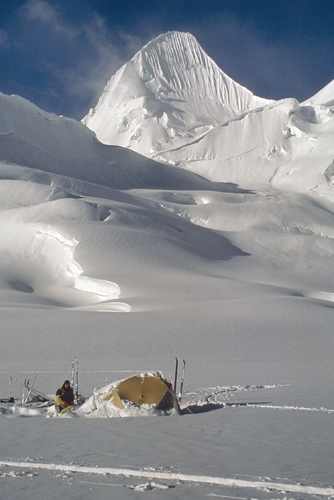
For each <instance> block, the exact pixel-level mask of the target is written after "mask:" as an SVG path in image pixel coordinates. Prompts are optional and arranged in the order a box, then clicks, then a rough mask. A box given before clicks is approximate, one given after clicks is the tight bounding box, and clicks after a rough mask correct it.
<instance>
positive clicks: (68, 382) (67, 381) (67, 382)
mask: <svg viewBox="0 0 334 500" xmlns="http://www.w3.org/2000/svg"><path fill="white" fill-rule="evenodd" d="M63 387H65V389H68V388H69V387H70V381H69V380H65V382H64V384H63Z"/></svg>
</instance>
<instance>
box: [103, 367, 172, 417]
mask: <svg viewBox="0 0 334 500" xmlns="http://www.w3.org/2000/svg"><path fill="white" fill-rule="evenodd" d="M105 400H106V401H108V400H112V402H113V404H114V405H115V406H117V407H118V408H121V409H123V408H124V404H123V400H126V401H131V402H132V403H134V404H135V405H136V406H141V405H143V404H149V405H156V409H159V410H165V409H169V408H176V409H177V410H179V403H178V400H177V398H176V396H175V394H174V392H173V391H172V385H171V384H170V383H169V382H167V381H164V380H161V379H160V378H158V377H156V376H155V375H152V374H150V373H146V374H144V375H134V376H133V377H130V378H128V379H126V380H123V381H122V382H120V383H119V384H118V385H117V386H116V387H114V388H113V389H112V391H111V392H110V393H109V394H108V395H107V396H106V397H105Z"/></svg>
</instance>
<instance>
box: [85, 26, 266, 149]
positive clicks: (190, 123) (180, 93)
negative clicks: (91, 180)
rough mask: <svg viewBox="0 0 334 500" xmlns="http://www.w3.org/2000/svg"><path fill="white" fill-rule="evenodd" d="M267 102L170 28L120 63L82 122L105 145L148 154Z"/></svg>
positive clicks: (186, 36) (187, 37)
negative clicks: (169, 30) (129, 58)
mask: <svg viewBox="0 0 334 500" xmlns="http://www.w3.org/2000/svg"><path fill="white" fill-rule="evenodd" d="M266 103H268V101H266V100H264V99H260V98H258V97H255V96H254V95H253V94H252V93H251V92H250V91H249V90H247V89H246V88H244V87H242V86H241V85H239V84H238V83H236V82H234V81H233V80H232V79H231V78H229V77H228V76H227V75H226V74H225V73H223V71H222V70H221V69H220V68H219V67H218V66H217V64H216V63H215V62H214V61H213V60H212V59H211V58H210V57H209V56H208V55H207V54H206V53H205V52H204V50H203V49H202V48H201V47H200V45H199V44H198V42H197V41H196V39H195V38H194V37H193V36H192V35H191V34H189V33H178V32H168V33H166V34H163V35H160V36H159V37H157V38H155V39H154V40H152V41H151V42H150V43H148V44H147V45H146V46H145V47H144V48H143V49H142V50H140V51H139V52H138V53H137V54H136V55H135V56H134V57H133V59H132V60H131V61H130V62H128V63H126V64H125V65H124V66H123V67H122V68H120V70H119V71H118V72H117V73H116V74H115V75H114V76H113V77H112V78H111V80H110V81H109V83H108V84H107V86H106V88H105V89H104V92H103V94H102V96H101V98H100V100H99V102H98V104H97V106H96V107H95V109H91V110H90V112H89V113H88V115H87V116H86V117H85V118H84V119H83V122H84V123H85V124H86V125H87V126H88V127H89V128H91V129H92V130H94V131H95V133H96V135H97V137H98V139H99V140H100V141H101V142H103V143H105V144H118V145H120V146H125V147H129V148H131V149H133V150H135V151H137V152H140V153H142V154H148V153H154V152H158V151H161V150H164V149H166V148H170V147H175V146H180V145H182V144H184V143H186V142H188V141H189V140H190V139H192V138H194V137H197V136H198V135H199V134H202V133H204V132H206V131H207V130H209V129H210V128H211V127H212V126H215V125H217V124H221V123H224V122H226V121H227V120H230V119H233V118H235V117H236V116H238V115H240V113H242V112H244V111H248V110H250V109H254V108H256V107H258V106H260V105H262V106H263V105H264V104H266Z"/></svg>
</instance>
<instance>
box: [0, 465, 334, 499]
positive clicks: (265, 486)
mask: <svg viewBox="0 0 334 500" xmlns="http://www.w3.org/2000/svg"><path fill="white" fill-rule="evenodd" d="M0 467H13V468H16V467H17V468H25V469H40V470H49V471H61V472H67V473H69V472H78V473H83V474H95V475H104V476H105V475H111V476H129V477H138V478H147V479H161V480H167V481H181V482H185V483H201V484H212V485H219V486H230V487H237V488H252V489H259V490H265V491H268V490H271V491H277V492H281V493H286V492H289V493H301V494H306V495H323V496H328V497H334V488H332V487H319V486H304V485H301V484H288V483H275V482H272V481H267V480H262V481H249V480H243V479H234V478H222V477H211V476H197V475H190V474H182V473H174V472H157V471H155V470H149V471H145V470H141V471H135V470H132V469H116V468H109V467H85V466H81V465H61V464H52V463H50V464H47V463H34V462H29V463H27V462H12V461H8V460H1V461H0ZM29 474H31V473H30V472H29ZM9 475H10V476H14V475H15V473H14V472H10V473H9ZM5 476H8V473H5ZM2 477H4V476H3V475H2Z"/></svg>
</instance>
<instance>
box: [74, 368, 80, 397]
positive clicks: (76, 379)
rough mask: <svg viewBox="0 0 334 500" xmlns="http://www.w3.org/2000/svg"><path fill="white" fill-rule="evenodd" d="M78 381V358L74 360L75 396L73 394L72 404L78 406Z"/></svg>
mask: <svg viewBox="0 0 334 500" xmlns="http://www.w3.org/2000/svg"><path fill="white" fill-rule="evenodd" d="M78 379H79V368H78V358H75V394H74V404H76V405H77V404H78V395H79V389H78V381H79V380H78Z"/></svg>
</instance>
